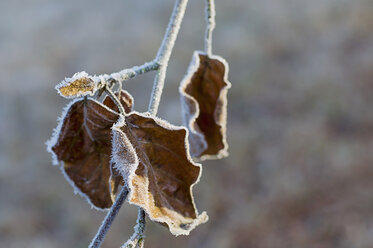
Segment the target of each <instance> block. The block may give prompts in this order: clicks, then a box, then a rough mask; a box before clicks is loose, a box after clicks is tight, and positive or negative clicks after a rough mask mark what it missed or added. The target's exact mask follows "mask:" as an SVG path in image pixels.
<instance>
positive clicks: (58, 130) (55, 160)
mask: <svg viewBox="0 0 373 248" xmlns="http://www.w3.org/2000/svg"><path fill="white" fill-rule="evenodd" d="M88 99H89V100H91V101H94V102H96V103H97V104H99V105H101V106H102V107H104V108H105V109H106V110H109V111H110V112H112V113H115V114H118V113H116V112H114V111H113V110H112V109H110V108H108V107H107V106H105V105H103V104H101V103H100V102H98V101H96V100H94V99H92V98H90V97H88ZM81 100H83V98H76V99H73V100H72V101H70V102H69V103H68V104H67V105H66V107H65V108H64V109H63V110H62V114H61V116H60V117H59V118H58V119H57V122H58V124H57V127H56V128H55V129H54V130H53V134H52V137H51V138H50V139H49V140H48V141H47V142H45V144H46V146H47V151H48V152H49V153H50V154H51V155H52V164H53V165H58V164H60V170H61V172H62V174H63V175H64V177H65V179H66V180H67V181H68V182H69V184H70V185H71V186H72V187H73V189H74V193H75V194H79V195H80V196H82V197H84V198H85V199H86V200H87V202H88V203H89V205H90V206H91V208H94V209H96V210H101V211H107V210H108V208H107V209H102V208H98V207H96V206H95V205H94V204H93V203H92V202H91V200H90V199H89V197H88V196H87V195H86V194H85V193H83V192H82V191H81V190H80V189H79V188H78V187H77V186H76V185H75V183H74V182H73V181H72V180H71V179H70V177H69V176H68V175H67V174H66V171H65V170H64V162H63V161H59V160H58V158H57V155H56V154H55V153H54V151H53V150H52V147H53V146H55V145H56V144H57V141H58V137H59V136H60V133H61V129H62V126H63V123H64V121H65V119H66V116H67V115H68V113H69V110H70V108H71V106H72V105H73V104H74V103H76V102H78V101H81Z"/></svg>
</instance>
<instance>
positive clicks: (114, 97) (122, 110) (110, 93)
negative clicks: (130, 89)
mask: <svg viewBox="0 0 373 248" xmlns="http://www.w3.org/2000/svg"><path fill="white" fill-rule="evenodd" d="M105 91H106V93H107V94H108V95H109V96H110V98H111V100H113V102H114V103H115V105H117V107H118V109H119V112H120V114H121V115H123V117H124V116H126V111H125V110H124V108H123V106H122V104H121V103H120V100H119V99H118V97H117V96H116V95H115V94H114V93H113V91H112V90H111V89H110V88H109V86H108V85H105ZM119 94H120V92H119Z"/></svg>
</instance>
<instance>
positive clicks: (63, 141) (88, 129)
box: [47, 93, 131, 209]
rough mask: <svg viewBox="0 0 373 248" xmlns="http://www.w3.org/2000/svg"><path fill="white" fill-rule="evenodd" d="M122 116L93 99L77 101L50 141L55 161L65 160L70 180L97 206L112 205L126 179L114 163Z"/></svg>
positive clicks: (62, 167)
mask: <svg viewBox="0 0 373 248" xmlns="http://www.w3.org/2000/svg"><path fill="white" fill-rule="evenodd" d="M127 94H128V93H127ZM126 107H127V108H128V107H129V108H131V106H126ZM118 118H119V114H118V113H116V112H115V111H113V110H111V109H109V108H108V107H106V106H104V105H102V104H101V103H99V102H97V101H95V100H93V99H90V98H88V99H85V98H84V99H77V100H74V101H72V102H71V103H70V104H69V105H68V106H67V109H66V110H65V113H64V114H63V116H62V118H61V119H60V123H59V125H58V126H57V128H56V131H55V133H54V135H53V137H52V138H51V140H50V141H48V142H47V145H48V151H50V152H51V153H52V156H53V157H54V163H55V164H57V163H61V170H62V172H63V173H64V175H65V176H66V179H67V180H68V181H69V182H70V183H71V185H73V187H74V188H75V190H76V191H77V192H79V193H80V194H81V195H83V196H84V197H86V198H87V200H88V202H89V203H91V204H92V205H93V207H95V208H97V209H105V208H109V207H110V206H111V205H112V203H113V201H114V198H115V197H114V195H115V194H116V192H117V189H118V187H119V186H120V185H121V181H122V179H121V176H119V175H118V173H117V172H116V171H115V170H112V168H111V166H112V165H111V163H110V160H111V133H112V131H111V127H112V126H113V124H114V123H115V122H116V121H117V120H118Z"/></svg>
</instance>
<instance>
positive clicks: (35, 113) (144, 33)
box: [0, 0, 373, 248]
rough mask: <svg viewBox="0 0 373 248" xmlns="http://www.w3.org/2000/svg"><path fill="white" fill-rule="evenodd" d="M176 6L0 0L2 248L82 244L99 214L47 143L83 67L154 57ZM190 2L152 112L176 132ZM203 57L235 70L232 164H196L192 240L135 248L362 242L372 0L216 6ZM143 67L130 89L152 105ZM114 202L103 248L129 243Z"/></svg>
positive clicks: (370, 146) (190, 46) (126, 215)
mask: <svg viewBox="0 0 373 248" xmlns="http://www.w3.org/2000/svg"><path fill="white" fill-rule="evenodd" d="M173 2H174V1H173V0H157V1H134V0H112V1H97V0H66V1H58V0H29V1H25V0H23V1H21V0H2V1H0V57H1V60H0V75H1V77H0V247H7V248H20V247H28V248H44V247H45V248H49V247H50V248H60V247H61V248H63V247H82V248H84V247H87V246H88V244H89V242H90V240H91V238H92V237H93V236H94V234H95V233H96V230H97V228H98V226H99V225H100V223H101V221H102V219H103V217H104V213H103V212H97V211H95V210H93V209H91V208H90V206H89V205H88V204H87V203H86V202H85V200H84V199H83V198H81V197H80V196H78V195H74V194H73V189H72V187H71V186H70V185H69V184H68V183H67V181H66V180H65V179H64V178H63V176H62V174H61V173H60V171H59V169H58V167H53V166H52V165H51V156H50V154H48V153H47V152H46V150H45V145H44V142H45V141H46V140H47V139H49V137H50V135H51V133H52V130H53V128H54V127H55V126H56V124H57V122H56V119H57V117H58V116H60V113H61V110H62V108H63V107H64V106H65V105H66V104H67V102H68V101H67V100H65V99H62V98H61V97H59V96H58V95H57V93H56V91H55V90H54V86H55V85H56V84H57V83H59V82H60V81H61V80H63V79H64V78H65V77H70V76H72V75H73V74H74V73H75V72H78V71H83V70H85V71H87V72H88V73H89V74H101V73H111V72H115V71H119V70H121V69H123V68H128V67H132V66H134V65H139V64H142V63H143V62H145V61H149V60H152V59H153V57H154V56H155V54H156V52H157V49H158V47H159V45H160V43H161V40H162V37H163V34H164V32H165V29H166V26H167V23H168V19H169V16H170V13H171V9H172V7H173ZM203 4H204V3H203V1H193V0H191V1H190V3H189V6H188V8H187V11H186V16H185V20H184V23H183V25H182V29H181V31H180V35H179V37H178V40H177V43H176V46H175V49H174V52H173V55H172V57H171V62H170V65H169V70H168V76H167V79H166V87H165V91H164V95H163V98H162V101H161V106H160V111H159V116H160V117H162V118H164V119H167V120H169V121H170V122H171V123H174V124H181V116H180V103H179V96H178V90H177V88H178V84H179V82H180V81H181V79H182V77H183V75H184V74H185V72H186V69H187V66H188V64H189V61H190V59H191V57H192V52H193V50H195V49H198V50H200V49H203V36H204V29H205V22H204V17H203V15H204V9H203V8H204V6H203ZM216 5H217V28H216V30H215V32H214V41H213V51H214V53H215V54H217V55H221V56H222V57H224V58H225V59H226V60H227V61H228V62H229V63H230V74H229V78H230V81H231V82H232V88H231V90H230V91H229V95H228V96H229V105H228V108H229V110H228V142H229V144H230V156H229V157H228V158H226V159H223V160H220V161H207V162H204V163H203V166H204V169H203V175H202V179H201V182H200V183H199V184H197V185H196V187H195V195H196V203H197V207H198V209H199V210H200V211H204V210H206V211H207V212H208V214H209V216H210V221H209V222H208V223H206V224H203V225H201V226H199V227H198V228H197V229H195V230H194V231H192V233H191V235H190V236H188V237H173V236H172V235H171V234H170V233H169V232H168V231H167V229H166V228H164V227H162V226H161V225H158V224H155V223H151V222H148V225H147V230H146V236H147V237H146V242H145V244H146V247H149V248H150V247H151V248H157V247H159V248H161V247H162V248H163V247H178V248H187V247H204V248H227V247H228V248H230V247H232V248H272V247H273V248H277V247H279V248H291V247H295V248H299V247H301V248H307V247H312V248H330V247H346V248H350V247H357V248H366V247H373V1H371V0H353V1H351V0H313V1H308V0H230V1H223V0H217V1H216ZM153 77H154V73H149V74H147V75H144V76H139V77H137V78H136V79H134V80H131V81H128V82H127V83H125V88H126V89H128V90H129V91H130V92H131V93H132V94H133V95H134V96H135V108H136V110H138V111H145V110H146V109H147V105H148V101H149V96H150V92H151V88H152V82H153ZM135 219H136V208H135V207H133V206H129V205H128V204H126V205H124V207H123V208H122V210H121V212H120V214H119V216H118V218H117V219H116V220H115V223H114V225H113V226H112V228H111V230H110V232H109V234H108V236H107V238H106V240H105V243H104V245H103V247H105V248H115V247H120V245H121V244H122V243H123V242H124V241H125V240H127V238H128V237H129V236H130V235H131V234H132V231H133V226H134V224H135Z"/></svg>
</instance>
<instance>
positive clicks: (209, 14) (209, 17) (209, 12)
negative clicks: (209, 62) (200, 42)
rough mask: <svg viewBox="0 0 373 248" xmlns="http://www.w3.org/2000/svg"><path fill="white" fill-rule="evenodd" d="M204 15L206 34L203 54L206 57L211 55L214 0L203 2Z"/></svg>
mask: <svg viewBox="0 0 373 248" xmlns="http://www.w3.org/2000/svg"><path fill="white" fill-rule="evenodd" d="M205 5H206V7H205V15H206V23H207V25H206V34H205V36H206V37H205V52H206V53H207V55H209V56H211V55H212V32H213V31H214V29H215V14H216V12H215V0H205Z"/></svg>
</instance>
